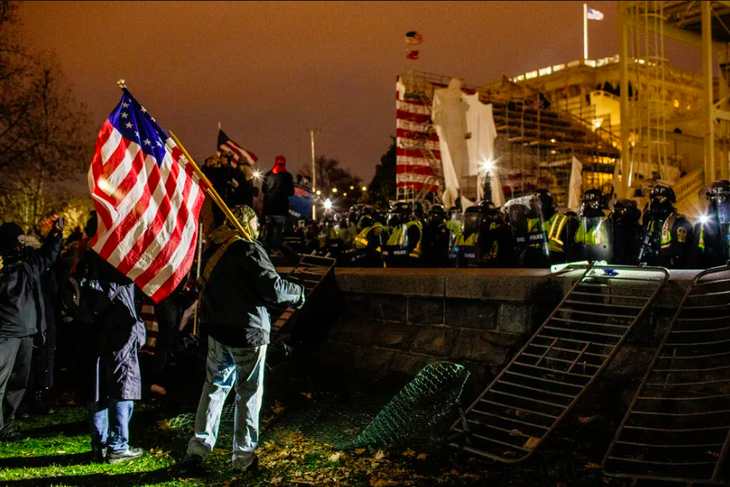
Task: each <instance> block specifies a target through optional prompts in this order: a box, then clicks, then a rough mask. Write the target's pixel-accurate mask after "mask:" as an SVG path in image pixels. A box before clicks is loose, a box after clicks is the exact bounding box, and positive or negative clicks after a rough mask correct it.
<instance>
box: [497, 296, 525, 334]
mask: <svg viewBox="0 0 730 487" xmlns="http://www.w3.org/2000/svg"><path fill="white" fill-rule="evenodd" d="M497 330H498V331H501V332H504V333H511V334H515V335H523V334H525V333H530V332H531V331H532V306H530V305H529V304H526V303H525V304H512V303H500V304H499V316H498V318H497Z"/></svg>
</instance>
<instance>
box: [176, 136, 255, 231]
mask: <svg viewBox="0 0 730 487" xmlns="http://www.w3.org/2000/svg"><path fill="white" fill-rule="evenodd" d="M170 137H172V140H174V141H175V143H176V144H177V146H178V147H180V150H181V151H182V153H183V154H184V155H185V158H186V159H187V160H188V162H189V163H190V165H191V166H192V167H193V170H194V171H195V173H196V174H197V175H198V176H199V177H200V180H201V181H202V183H203V187H204V189H205V192H206V194H208V196H210V197H211V198H212V199H213V201H214V202H215V204H216V205H218V208H220V209H221V210H222V211H223V213H224V214H225V215H226V217H227V218H228V220H229V221H230V222H231V223H233V225H234V226H235V228H236V230H238V233H240V234H241V236H242V237H243V238H245V239H246V240H248V241H253V239H252V238H251V237H249V235H248V234H247V233H246V230H245V229H244V228H243V225H241V222H239V221H238V220H236V217H235V216H233V213H231V209H230V208H228V205H226V202H225V201H223V199H222V198H221V197H220V195H218V192H217V191H216V190H215V188H214V187H213V184H211V182H210V180H209V179H208V178H207V177H206V176H205V174H203V171H201V170H200V167H198V165H197V164H196V163H195V161H194V160H193V158H192V156H191V155H190V154H189V153H188V151H187V150H185V146H183V145H182V143H181V142H180V139H178V138H177V136H176V135H175V134H174V133H172V131H170Z"/></svg>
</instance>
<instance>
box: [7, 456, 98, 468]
mask: <svg viewBox="0 0 730 487" xmlns="http://www.w3.org/2000/svg"><path fill="white" fill-rule="evenodd" d="M90 459H91V456H90V455H89V453H74V454H72V455H48V456H44V457H10V458H0V469H14V468H41V467H48V466H50V465H57V466H59V467H68V466H70V465H82V464H87V463H89V460H90Z"/></svg>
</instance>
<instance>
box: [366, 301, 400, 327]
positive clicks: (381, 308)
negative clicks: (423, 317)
mask: <svg viewBox="0 0 730 487" xmlns="http://www.w3.org/2000/svg"><path fill="white" fill-rule="evenodd" d="M369 315H370V318H373V319H376V320H385V321H397V322H401V323H406V322H407V321H408V301H407V298H406V297H405V296H393V295H382V294H373V295H372V296H370V313H369Z"/></svg>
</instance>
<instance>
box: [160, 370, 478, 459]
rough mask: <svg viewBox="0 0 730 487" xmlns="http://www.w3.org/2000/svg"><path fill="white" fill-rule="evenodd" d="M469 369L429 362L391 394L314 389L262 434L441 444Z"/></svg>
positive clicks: (228, 424) (337, 441) (357, 444)
mask: <svg viewBox="0 0 730 487" xmlns="http://www.w3.org/2000/svg"><path fill="white" fill-rule="evenodd" d="M468 378H469V372H468V371H467V370H466V369H465V368H464V367H463V366H462V365H458V364H453V363H449V362H435V363H431V364H428V365H427V366H425V367H424V368H423V369H421V371H420V372H418V374H417V375H416V377H415V378H414V379H413V380H412V381H411V382H410V383H408V384H407V385H406V386H405V387H404V388H403V389H401V390H400V391H399V392H397V393H396V394H395V396H393V395H392V394H389V393H387V392H385V391H378V390H375V391H373V390H369V391H365V390H355V391H353V392H352V393H350V394H347V395H341V394H333V393H324V394H314V397H313V399H312V400H308V401H304V402H303V403H302V404H301V405H300V406H301V407H298V408H294V410H292V411H287V413H286V414H285V415H283V417H282V419H281V420H280V421H277V423H276V425H275V426H274V427H273V428H269V429H267V430H266V431H265V432H264V433H263V437H264V439H265V440H270V439H274V440H275V439H277V437H279V436H280V435H284V434H287V433H289V432H292V431H294V432H299V433H303V434H305V435H307V436H309V437H311V438H312V439H313V440H315V441H319V442H321V443H328V444H331V445H333V446H335V448H337V449H342V450H349V449H354V448H361V447H365V446H372V447H376V448H393V447H401V446H408V447H411V448H417V449H418V450H419V451H429V450H433V449H436V448H439V447H440V446H442V445H443V443H444V441H445V438H446V435H447V434H448V431H449V428H450V427H451V425H452V424H453V422H454V421H455V420H456V418H457V417H458V405H459V401H460V398H461V395H462V391H463V390H464V387H465V385H466V382H467V380H468ZM233 418H234V406H233V405H232V404H231V405H227V406H225V407H224V408H223V413H222V415H221V428H220V432H221V434H222V435H225V434H227V433H230V430H232V426H233ZM194 421H195V415H194V414H191V413H187V414H183V415H180V416H177V417H175V418H172V419H170V420H168V421H167V426H168V428H170V429H172V430H179V431H185V432H188V431H190V429H191V428H192V426H193V424H194Z"/></svg>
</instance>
